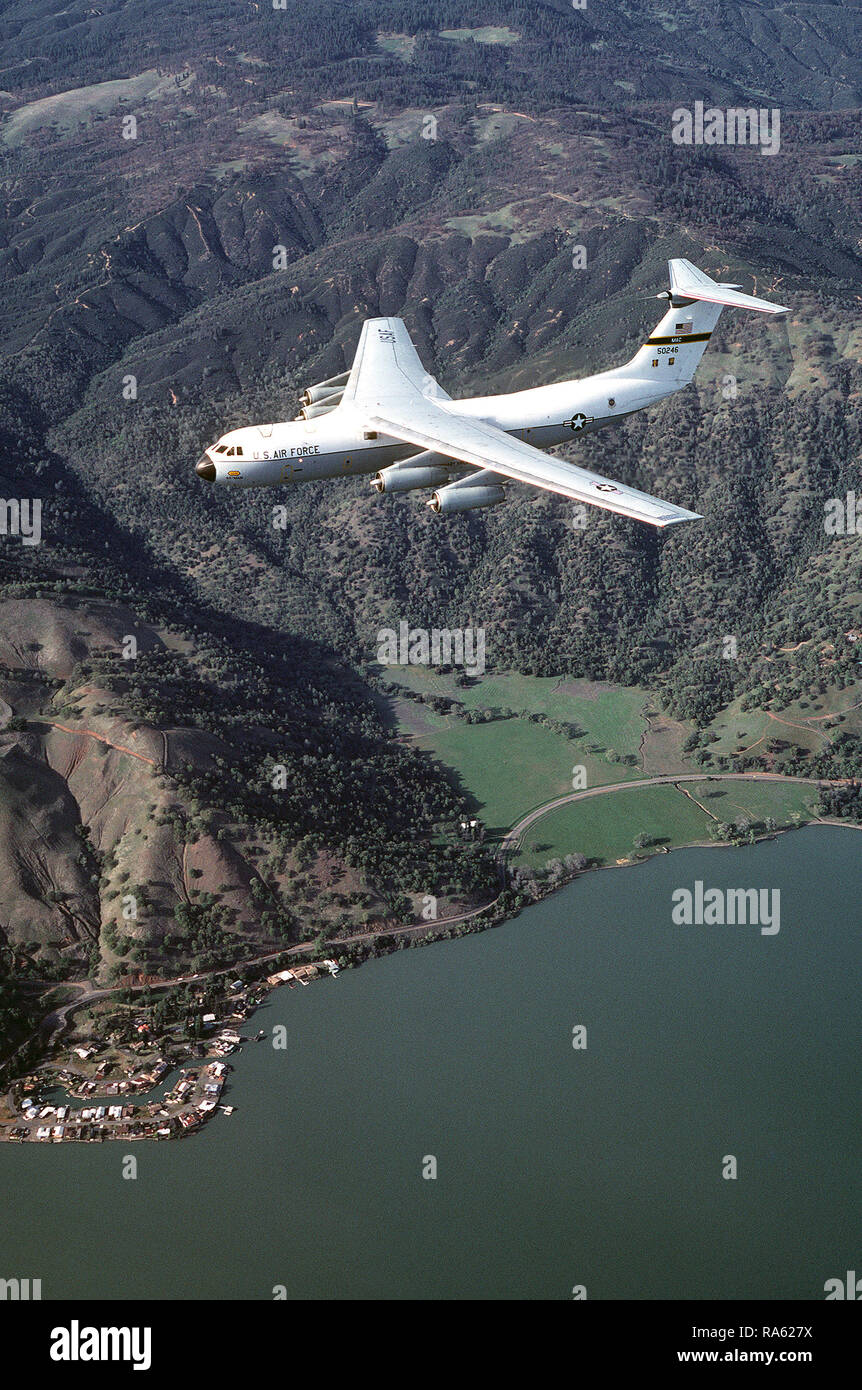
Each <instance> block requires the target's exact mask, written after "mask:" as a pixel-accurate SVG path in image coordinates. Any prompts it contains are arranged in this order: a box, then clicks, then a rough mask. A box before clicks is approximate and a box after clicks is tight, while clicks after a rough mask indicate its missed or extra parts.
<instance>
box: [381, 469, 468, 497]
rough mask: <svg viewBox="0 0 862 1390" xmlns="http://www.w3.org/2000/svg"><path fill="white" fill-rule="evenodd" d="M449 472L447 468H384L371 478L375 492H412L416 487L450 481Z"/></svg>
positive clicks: (436, 485)
mask: <svg viewBox="0 0 862 1390" xmlns="http://www.w3.org/2000/svg"><path fill="white" fill-rule="evenodd" d="M448 481H449V473H448V470H447V469H445V468H400V467H399V466H398V465H397V464H395V465H394V466H393V467H392V468H382V469H381V470H380V472H379V473H375V475H374V477H373V478H372V479H371V486H372V487H373V488H374V491H375V492H410V490H411V489H412V488H415V487H440V486H441V485H442V484H443V483H448Z"/></svg>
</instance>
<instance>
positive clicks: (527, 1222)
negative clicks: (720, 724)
mask: <svg viewBox="0 0 862 1390" xmlns="http://www.w3.org/2000/svg"><path fill="white" fill-rule="evenodd" d="M860 855H862V835H860V834H859V832H858V831H853V830H851V829H839V828H829V827H812V828H810V829H805V830H801V831H796V832H793V833H792V834H788V835H784V836H782V837H780V838H779V839H777V840H775V841H772V842H770V843H766V844H762V845H758V846H756V847H754V848H749V849H744V850H689V851H684V852H681V853H677V854H672V855H669V856H666V857H665V856H663V857H659V858H656V859H653V860H651V861H650V862H649V863H648V864H646V865H644V866H642V867H638V868H634V869H627V870H620V871H617V872H602V873H596V874H588V875H586V876H584V877H583V878H581V879H580V880H579V881H578V882H576V883H574V884H572V885H570V886H569V887H568V888H567V889H565V890H564V891H563V892H561V893H559V894H557V895H556V896H554V897H552V898H550V899H548V900H546V901H545V902H543V903H540V904H538V905H537V906H535V907H533V908H531V909H529V910H528V911H525V912H524V913H522V915H521V916H520V917H519V918H518V919H517V920H515V921H512V922H509V923H507V924H506V925H505V926H503V927H500V928H498V929H496V930H493V931H489V932H485V933H483V934H481V935H476V936H470V937H465V938H463V939H461V940H458V941H453V942H447V943H442V944H440V945H435V946H431V947H424V948H421V949H411V950H405V951H402V952H400V953H398V954H397V955H393V956H389V957H387V958H385V959H383V960H380V961H376V962H372V963H370V964H368V965H365V966H363V967H362V968H361V969H360V970H355V971H344V972H342V974H341V975H340V976H339V977H338V978H337V979H335V980H333V979H329V978H326V979H323V980H321V981H320V982H315V983H314V984H313V985H311V986H309V987H308V988H307V989H294V990H289V989H286V988H285V989H282V990H279V991H278V992H277V993H275V994H273V995H271V996H270V998H269V1000H268V1002H267V1005H266V1006H265V1007H264V1008H263V1009H261V1010H260V1011H259V1013H258V1014H256V1015H255V1017H254V1020H249V1023H248V1025H247V1026H248V1027H249V1028H251V1029H252V1030H256V1029H257V1028H258V1027H264V1028H266V1029H267V1030H268V1032H270V1031H271V1029H272V1027H273V1026H274V1025H278V1024H282V1025H283V1026H284V1028H285V1030H286V1036H287V1047H286V1049H285V1050H283V1051H276V1050H275V1049H274V1048H273V1047H272V1046H271V1045H270V1043H269V1042H261V1043H259V1044H256V1045H255V1044H251V1045H247V1046H246V1047H245V1048H244V1050H243V1051H242V1053H241V1054H239V1055H238V1056H236V1057H234V1058H233V1059H232V1060H233V1061H234V1062H235V1069H234V1071H233V1072H232V1074H231V1087H230V1090H229V1092H228V1094H227V1096H226V1100H227V1101H228V1103H232V1104H235V1105H236V1106H237V1111H236V1113H235V1114H234V1115H232V1116H230V1117H225V1116H223V1115H218V1116H217V1117H216V1118H215V1119H214V1120H213V1121H212V1122H211V1123H210V1124H209V1125H208V1126H207V1128H206V1129H205V1131H204V1132H203V1133H202V1134H201V1135H200V1136H197V1137H195V1138H190V1139H186V1140H182V1141H180V1142H176V1143H164V1144H158V1145H157V1144H148V1143H137V1144H130V1145H124V1144H122V1143H121V1142H120V1143H106V1144H102V1145H95V1144H94V1145H79V1144H69V1145H44V1146H40V1147H36V1146H27V1147H19V1146H17V1145H9V1144H6V1145H0V1180H2V1184H3V1194H4V1213H3V1221H2V1223H0V1225H2V1233H0V1276H3V1277H6V1278H11V1277H13V1276H17V1277H19V1278H27V1277H29V1278H41V1279H42V1288H43V1297H44V1298H53V1297H58V1298H65V1297H69V1298H74V1297H79V1298H80V1297H83V1298H97V1297H112V1298H116V1297H120V1298H125V1297H129V1298H132V1297H144V1298H147V1297H153V1298H183V1297H186V1298H225V1297H240V1298H270V1297H272V1290H273V1287H274V1286H275V1285H284V1286H286V1288H287V1291H288V1296H289V1297H297V1298H337V1297H346V1298H374V1297H382V1298H471V1297H479V1298H510V1297H511V1298H519V1297H520V1298H552V1299H566V1298H570V1297H571V1294H572V1288H573V1286H575V1285H579V1284H582V1285H585V1286H586V1289H587V1294H588V1297H589V1298H600V1299H617V1298H641V1299H661V1298H720V1299H733V1298H763V1297H765V1298H795V1299H808V1298H814V1299H822V1298H823V1296H824V1295H823V1285H824V1282H825V1281H826V1279H828V1278H831V1277H842V1278H843V1276H844V1273H845V1271H846V1270H848V1269H862V1162H860V1159H862V1139H860V1081H859V1074H860V1067H859V1049H860V1028H859V1022H860V973H862V972H860V956H862V931H860V917H862V914H860V910H859V898H860V874H859V868H860ZM696 879H701V880H703V881H705V883H706V884H707V886H713V885H714V886H718V887H721V888H724V887H758V888H759V887H768V888H774V887H777V888H779V889H780V891H781V929H780V931H779V932H778V934H777V935H773V936H763V935H761V934H760V932H759V929H758V928H757V927H756V926H734V927H717V926H690V927H677V926H674V925H673V924H672V922H671V894H672V892H673V890H674V889H675V888H678V887H683V886H688V887H692V886H693V884H694V881H695V880H696ZM577 1024H583V1025H585V1026H586V1028H587V1030H588V1031H587V1044H588V1045H587V1048H586V1050H585V1051H580V1050H575V1049H574V1048H573V1046H572V1029H573V1027H574V1026H575V1025H577ZM126 1154H133V1155H134V1157H135V1158H136V1159H137V1164H138V1176H137V1178H136V1179H135V1180H133V1181H132V1180H127V1179H124V1178H123V1177H122V1169H123V1161H124V1156H125V1155H126ZM428 1155H433V1156H434V1157H435V1158H436V1161H437V1177H436V1179H434V1180H427V1179H423V1177H422V1167H423V1159H424V1158H425V1157H426V1156H428ZM726 1155H733V1156H734V1157H735V1158H736V1160H737V1165H738V1176H737V1178H736V1180H726V1179H724V1178H723V1177H722V1166H723V1160H724V1158H725V1156H726Z"/></svg>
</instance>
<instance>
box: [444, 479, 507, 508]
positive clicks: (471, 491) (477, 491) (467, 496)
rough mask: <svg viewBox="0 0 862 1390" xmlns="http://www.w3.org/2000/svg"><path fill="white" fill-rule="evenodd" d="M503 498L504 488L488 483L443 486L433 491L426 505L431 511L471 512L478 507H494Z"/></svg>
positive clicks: (504, 494) (504, 495)
mask: <svg viewBox="0 0 862 1390" xmlns="http://www.w3.org/2000/svg"><path fill="white" fill-rule="evenodd" d="M505 500H506V492H505V489H504V488H501V487H499V486H498V485H497V484H496V483H490V484H488V485H487V486H482V485H481V484H480V485H478V486H476V487H454V486H453V487H446V488H443V489H441V491H440V492H435V493H434V496H433V497H432V498H431V500H430V501H429V503H428V506H429V507H430V508H431V510H432V511H433V512H472V511H473V510H474V509H475V508H478V507H496V506H498V505H499V504H500V503H501V502H505Z"/></svg>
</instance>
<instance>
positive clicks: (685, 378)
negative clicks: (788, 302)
mask: <svg viewBox="0 0 862 1390" xmlns="http://www.w3.org/2000/svg"><path fill="white" fill-rule="evenodd" d="M668 266H669V268H670V289H669V290H664V291H663V292H662V294H661V295H659V296H658V298H659V299H667V300H669V301H670V307H669V308H668V311H667V313H666V314H665V316H664V318H663V319H662V320H661V321H660V322H659V323H658V324H656V327H655V328H654V329H653V331H652V333H651V334H650V336H649V337H648V338H647V340H646V342H645V343H644V345H643V347H642V348H640V350H639V351H638V352H637V353H635V355H634V357H633V358H632V360H631V361H630V362H627V363H626V365H625V366H624V367H619V368H617V371H616V373H615V375H619V376H623V377H638V378H641V379H646V380H649V381H650V382H651V383H652V384H653V385H655V386H656V387H658V388H660V389H662V390H663V391H664V390H665V389H667V390H673V391H676V390H678V389H679V388H680V387H681V386H685V385H686V384H687V383H688V382H689V381H691V379H692V378H693V376H694V374H695V372H696V371H697V368H698V366H699V365H700V359H701V358H702V357H703V354H704V352H705V351H706V348H707V344H708V343H709V340H710V338H711V336H712V332H713V329H714V328H715V325H716V324H717V323H718V319H719V315H720V314H721V311H722V309H724V308H731V309H756V310H758V312H759V313H762V314H786V313H787V308H786V307H785V306H784V305H783V304H770V303H769V302H768V301H767V300H765V299H755V297H754V295H751V294H741V293H740V289H739V286H738V285H724V284H720V283H719V282H718V281H717V280H711V279H710V278H709V276H708V275H705V274H704V272H703V271H702V270H698V268H697V266H696V265H692V263H691V261H685V260H673V261H668Z"/></svg>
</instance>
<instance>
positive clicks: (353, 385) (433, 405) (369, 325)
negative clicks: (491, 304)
mask: <svg viewBox="0 0 862 1390" xmlns="http://www.w3.org/2000/svg"><path fill="white" fill-rule="evenodd" d="M343 404H344V405H348V406H350V407H352V408H353V409H354V410H355V411H357V412H358V413H359V414H360V416H361V418H362V419H363V421H364V422H365V423H366V424H367V425H368V426H369V427H370V428H371V429H374V430H379V431H380V432H381V433H383V434H388V435H390V436H392V437H393V438H394V439H402V440H404V441H405V443H408V444H415V445H417V447H418V448H420V449H430V450H432V451H433V452H434V453H437V454H444V455H445V456H446V457H447V458H451V459H454V460H455V461H456V462H458V463H465V464H469V465H470V466H471V467H473V468H479V469H487V470H489V471H490V472H491V473H496V474H499V475H501V476H502V477H503V478H511V479H512V480H513V481H515V482H518V483H529V484H530V485H531V486H532V487H538V488H542V489H543V490H544V491H545V492H555V493H558V494H559V495H560V496H562V497H569V498H571V499H572V501H575V502H586V503H588V504H589V505H590V506H593V507H601V508H603V509H604V510H605V511H609V512H616V513H617V514H618V515H619V516H627V517H631V518H632V519H633V520H635V521H645V522H648V523H649V525H651V526H660V527H664V526H673V525H675V524H676V523H677V522H680V521H699V520H700V519H701V518H700V516H699V514H698V513H697V512H690V511H687V510H686V508H685V507H677V506H674V504H673V503H672V502H662V501H660V500H659V499H658V498H656V497H650V495H649V494H648V493H646V492H639V491H638V490H637V488H633V487H626V485H625V484H624V483H617V482H614V481H613V479H611V478H603V477H602V476H601V474H599V473H591V472H589V470H588V469H586V468H578V467H577V465H576V464H574V463H567V462H565V461H564V460H563V459H555V458H551V457H550V455H549V454H546V453H544V452H543V450H541V449H534V448H533V446H532V444H525V443H524V442H523V440H521V439H517V438H516V437H515V436H513V435H511V434H507V433H506V431H505V430H501V429H500V428H499V427H498V426H497V425H494V424H492V423H491V422H490V421H488V420H477V419H475V418H473V417H472V416H468V415H461V414H459V413H458V402H457V401H453V400H451V398H450V397H449V396H447V395H446V393H445V392H444V391H443V390H442V389H441V388H440V387H439V386H438V385H437V382H436V381H435V380H434V378H433V377H432V376H429V374H428V373H427V372H426V371H425V369H424V367H423V366H422V363H421V361H420V359H419V354H418V353H417V351H416V349H415V347H414V346H413V343H412V342H411V340H410V335H409V333H408V332H407V329H406V327H405V325H404V323H403V322H402V321H401V319H396V318H388V319H369V320H368V321H367V322H366V323H365V324H364V325H363V329H362V336H361V337H360V340H359V346H358V348H357V350H356V357H355V358H354V361H353V366H352V368H351V372H350V377H349V380H348V383H347V386H346V387H345V390H344V397H343ZM450 486H455V485H454V484H450Z"/></svg>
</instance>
